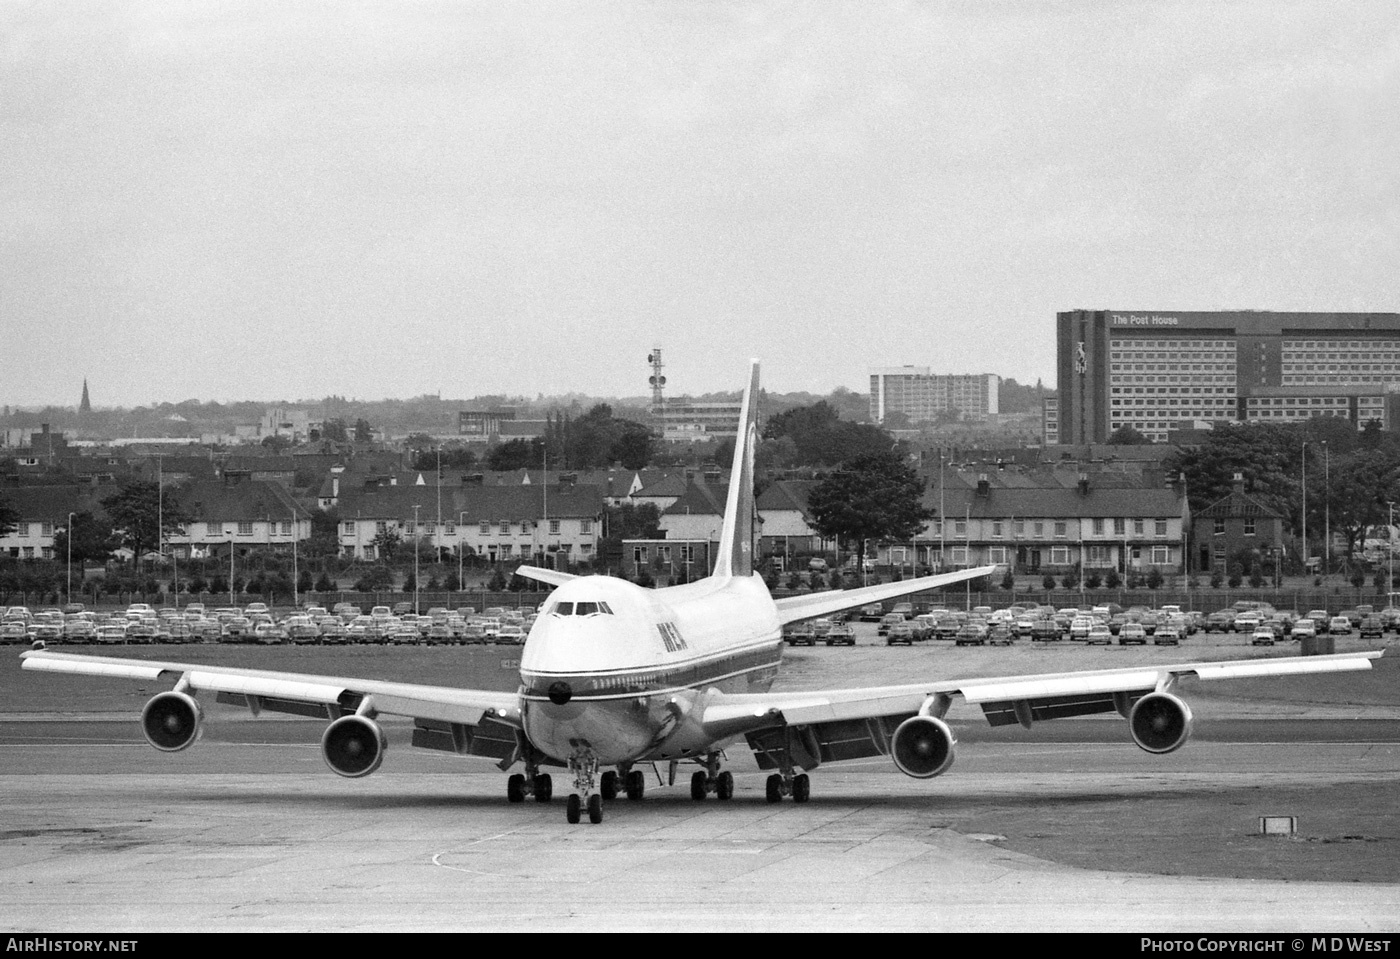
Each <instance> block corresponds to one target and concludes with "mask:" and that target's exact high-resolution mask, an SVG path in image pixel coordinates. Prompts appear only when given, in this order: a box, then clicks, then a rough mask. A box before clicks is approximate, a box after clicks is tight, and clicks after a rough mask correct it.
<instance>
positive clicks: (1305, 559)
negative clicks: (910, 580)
mask: <svg viewBox="0 0 1400 959" xmlns="http://www.w3.org/2000/svg"><path fill="white" fill-rule="evenodd" d="M1307 571H1308V441H1307V440H1303V572H1304V573H1305V574H1306V573H1307Z"/></svg>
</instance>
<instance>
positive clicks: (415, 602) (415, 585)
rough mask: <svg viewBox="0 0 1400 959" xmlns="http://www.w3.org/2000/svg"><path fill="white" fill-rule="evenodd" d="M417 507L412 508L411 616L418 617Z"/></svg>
mask: <svg viewBox="0 0 1400 959" xmlns="http://www.w3.org/2000/svg"><path fill="white" fill-rule="evenodd" d="M418 539H419V534H418V506H417V505H416V504H415V505H414V507H413V615H414V616H417V615H418Z"/></svg>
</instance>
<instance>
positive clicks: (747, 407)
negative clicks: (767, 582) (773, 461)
mask: <svg viewBox="0 0 1400 959" xmlns="http://www.w3.org/2000/svg"><path fill="white" fill-rule="evenodd" d="M757 446H758V361H757V360H754V361H753V363H752V365H751V366H750V367H749V385H748V389H746V390H744V404H743V407H742V408H741V409H740V411H739V435H738V436H737V437H736V438H735V440H734V466H733V467H732V468H731V469H730V471H729V497H728V499H727V500H726V501H725V504H724V531H723V532H722V533H721V534H720V538H719V554H718V556H716V558H715V570H714V572H713V573H712V574H711V575H712V576H718V577H730V576H750V575H752V574H753V524H754V503H753V454H754V449H755V448H756V447H757Z"/></svg>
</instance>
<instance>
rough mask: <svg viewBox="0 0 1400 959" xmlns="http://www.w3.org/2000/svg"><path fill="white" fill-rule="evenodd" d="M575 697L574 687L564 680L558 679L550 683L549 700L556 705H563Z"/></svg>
mask: <svg viewBox="0 0 1400 959" xmlns="http://www.w3.org/2000/svg"><path fill="white" fill-rule="evenodd" d="M573 698H574V688H573V687H572V686H570V685H569V684H568V683H566V682H564V680H562V679H560V680H556V681H555V682H552V683H550V684H549V701H550V702H551V703H553V704H554V705H556V706H563V705H564V704H565V703H567V702H568V701H569V700H571V699H573Z"/></svg>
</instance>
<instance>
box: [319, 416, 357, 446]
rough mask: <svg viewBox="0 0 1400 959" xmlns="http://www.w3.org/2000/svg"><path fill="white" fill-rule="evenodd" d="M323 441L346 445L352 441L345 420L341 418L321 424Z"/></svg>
mask: <svg viewBox="0 0 1400 959" xmlns="http://www.w3.org/2000/svg"><path fill="white" fill-rule="evenodd" d="M321 439H323V440H327V441H329V442H332V443H345V442H348V441H349V439H350V432H349V430H348V429H347V427H346V425H345V420H343V419H340V418H338V417H337V418H335V419H329V420H326V421H325V422H324V423H322V424H321Z"/></svg>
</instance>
